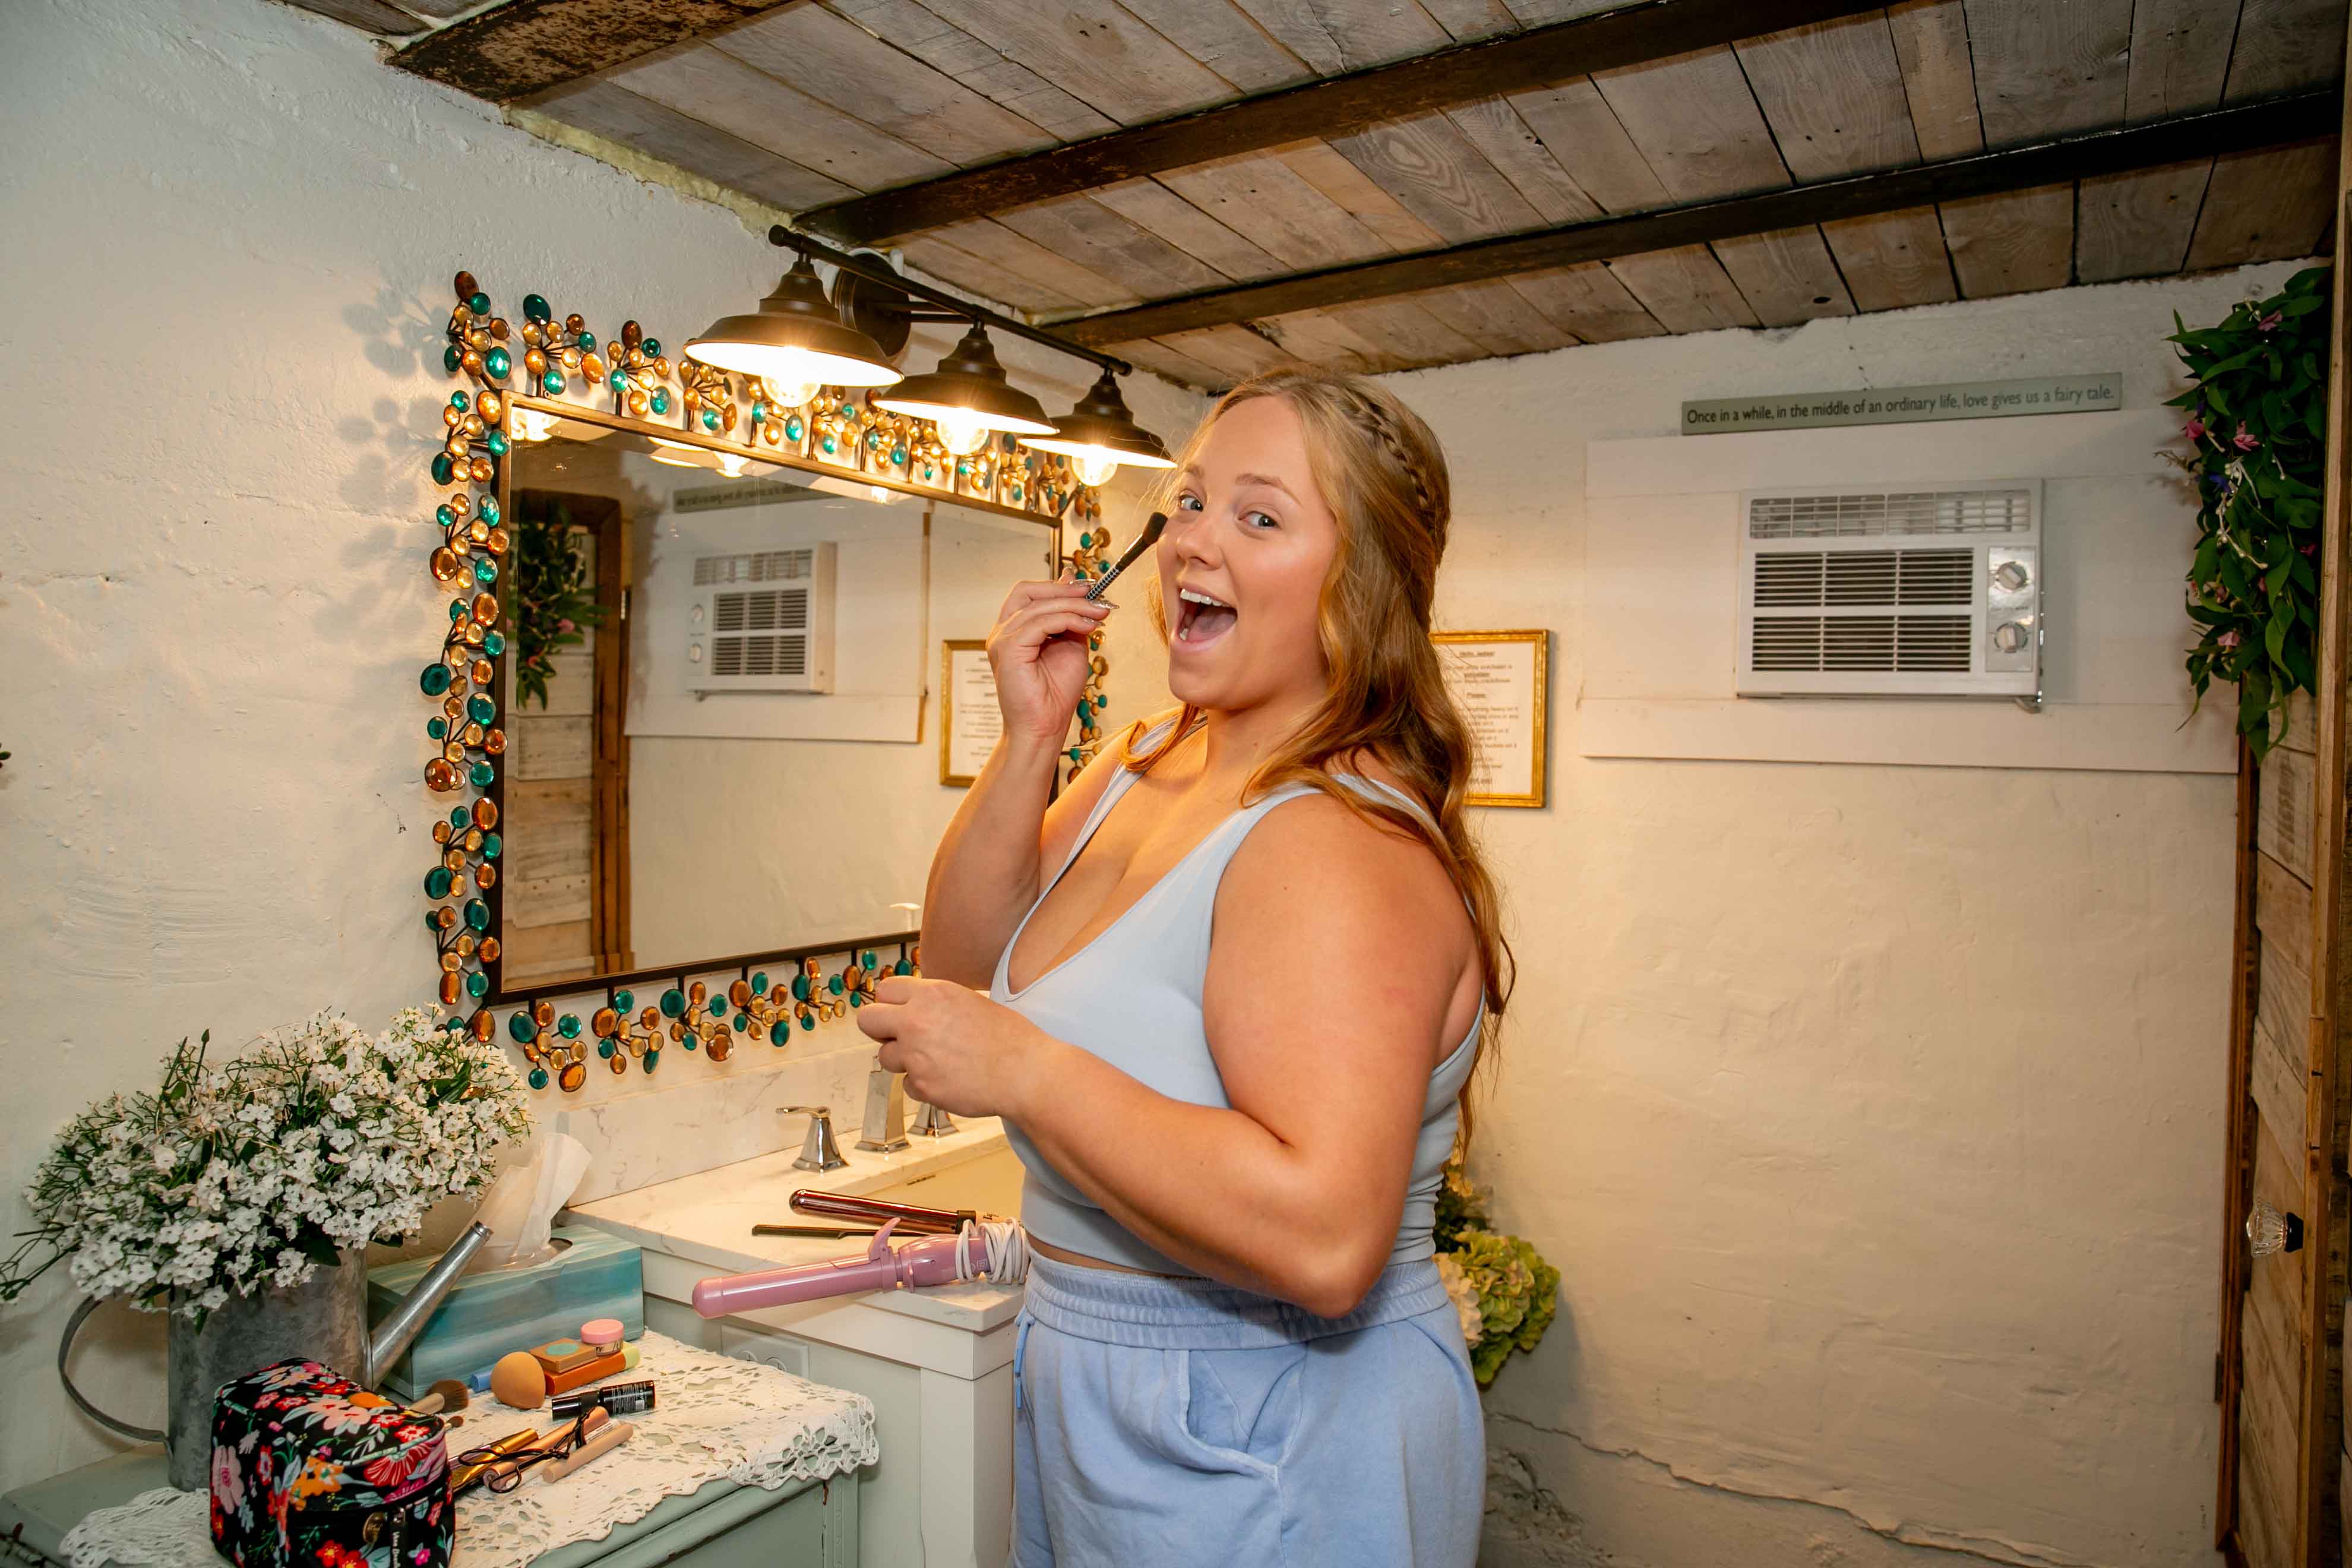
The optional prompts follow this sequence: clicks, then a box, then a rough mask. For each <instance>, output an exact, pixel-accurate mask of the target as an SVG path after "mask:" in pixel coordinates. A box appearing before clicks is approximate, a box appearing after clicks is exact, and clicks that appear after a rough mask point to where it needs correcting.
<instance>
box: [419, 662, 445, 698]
mask: <svg viewBox="0 0 2352 1568" xmlns="http://www.w3.org/2000/svg"><path fill="white" fill-rule="evenodd" d="M416 684H417V685H418V686H420V687H423V688H424V689H425V696H427V697H438V696H440V695H441V694H442V693H443V692H445V691H446V690H448V689H449V667H448V666H447V665H446V664H428V665H426V666H425V668H424V669H423V670H422V671H421V672H420V673H419V674H418V675H417V677H416Z"/></svg>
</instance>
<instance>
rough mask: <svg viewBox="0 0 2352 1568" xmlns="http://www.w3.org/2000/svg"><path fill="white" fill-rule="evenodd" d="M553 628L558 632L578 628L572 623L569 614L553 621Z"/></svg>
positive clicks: (573, 630)
mask: <svg viewBox="0 0 2352 1568" xmlns="http://www.w3.org/2000/svg"><path fill="white" fill-rule="evenodd" d="M555 629H556V630H557V631H559V632H576V631H578V630H579V629H580V628H579V627H578V626H573V625H572V617H571V616H564V617H563V618H562V620H559V621H557V622H556V623H555Z"/></svg>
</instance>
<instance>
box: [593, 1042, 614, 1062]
mask: <svg viewBox="0 0 2352 1568" xmlns="http://www.w3.org/2000/svg"><path fill="white" fill-rule="evenodd" d="M617 1048H618V1047H615V1046H614V1044H613V1042H612V1041H611V1040H599V1041H597V1042H596V1054H597V1055H598V1056H600V1057H602V1058H604V1059H605V1060H606V1061H608V1062H609V1061H611V1060H612V1059H613V1052H614V1050H615V1049H617Z"/></svg>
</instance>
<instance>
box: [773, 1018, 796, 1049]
mask: <svg viewBox="0 0 2352 1568" xmlns="http://www.w3.org/2000/svg"><path fill="white" fill-rule="evenodd" d="M792 1037H793V1021H792V1020H791V1019H790V1018H779V1019H777V1020H776V1021H775V1022H774V1023H772V1024H771V1025H769V1026H768V1044H770V1045H772V1046H781V1045H782V1044H783V1043H784V1042H785V1041H787V1040H789V1039H791V1038H792Z"/></svg>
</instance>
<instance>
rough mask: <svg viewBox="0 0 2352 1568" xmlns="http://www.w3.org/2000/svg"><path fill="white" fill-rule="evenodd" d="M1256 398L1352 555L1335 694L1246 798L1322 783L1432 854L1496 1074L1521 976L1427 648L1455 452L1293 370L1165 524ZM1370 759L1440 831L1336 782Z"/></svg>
mask: <svg viewBox="0 0 2352 1568" xmlns="http://www.w3.org/2000/svg"><path fill="white" fill-rule="evenodd" d="M1254 397H1279V398H1282V399H1284V400H1285V401H1286V402H1287V403H1288V404H1289V405H1290V406H1291V408H1292V409H1293V410H1294V411H1295V412H1296V413H1297V415H1298V417H1299V422H1300V424H1301V426H1303V428H1304V429H1305V432H1306V436H1307V452H1308V454H1309V456H1310V458H1311V459H1312V461H1313V464H1314V469H1315V478H1316V482H1317V484H1318V487H1319V489H1320V490H1321V493H1322V496H1323V500H1324V502H1325V504H1326V505H1327V506H1328V507H1329V508H1330V510H1331V515H1332V516H1333V517H1334V518H1336V519H1337V520H1338V521H1339V549H1338V550H1337V551H1336V552H1333V555H1332V561H1331V568H1330V571H1329V573H1328V574H1327V575H1326V576H1325V578H1324V583H1323V593H1322V598H1321V602H1320V604H1319V605H1318V632H1319V636H1320V640H1321V642H1322V647H1323V654H1324V658H1325V660H1326V662H1327V663H1328V667H1329V668H1330V672H1331V679H1330V686H1329V689H1328V692H1327V694H1326V695H1325V697H1324V700H1323V701H1322V703H1321V704H1320V705H1319V706H1318V708H1317V709H1316V710H1314V711H1313V712H1312V713H1311V714H1309V715H1308V717H1307V721H1305V722H1304V723H1303V724H1302V725H1301V726H1300V727H1299V729H1298V731H1297V733H1296V734H1294V735H1293V736H1292V737H1291V738H1290V739H1289V740H1288V741H1287V742H1286V743H1285V744H1284V745H1283V746H1282V747H1281V748H1280V749H1279V750H1277V751H1276V752H1275V754H1274V755H1273V756H1271V757H1269V758H1268V759H1267V760H1266V761H1265V763H1262V764H1261V765H1260V766H1259V768H1258V770H1257V772H1256V773H1255V775H1254V776H1253V777H1252V778H1251V780H1250V784H1249V788H1248V790H1247V791H1246V792H1244V793H1245V797H1246V798H1249V799H1256V798H1259V797H1260V796H1261V795H1264V793H1265V792H1266V791H1269V790H1273V789H1276V788H1279V787H1280V786H1282V785H1283V784H1290V783H1294V782H1296V783H1303V784H1312V785H1313V786H1315V787H1316V788H1318V789H1319V790H1321V791H1323V792H1324V793H1325V794H1326V795H1330V796H1332V797H1333V798H1334V799H1336V800H1338V801H1339V802H1340V803H1341V804H1342V805H1346V806H1347V807H1348V808H1349V810H1351V811H1354V812H1355V813H1356V814H1357V815H1358V816H1363V817H1368V818H1375V819H1378V820H1379V821H1381V822H1382V823H1385V824H1386V825H1388V826H1391V827H1393V828H1396V829H1398V830H1400V831H1403V832H1406V833H1410V834H1412V835H1413V836H1414V837H1419V838H1422V839H1423V840H1425V841H1426V842H1427V843H1428V844H1429V845H1430V847H1431V848H1432V849H1433V850H1434V851H1435V852H1436V854H1437V857H1438V859H1439V860H1440V861H1441V862H1442V863H1443V864H1444V867H1445V869H1446V874H1447V875H1448V876H1450V877H1451V878H1452V879H1453V880H1454V886H1455V887H1456V888H1458V889H1460V890H1461V892H1462V896H1463V898H1464V899H1465V900H1467V901H1468V904H1469V908H1470V915H1471V921H1472V924H1473V926H1474V927H1475V931H1476V937H1477V947H1478V955H1479V964H1480V969H1481V971H1482V975H1483V978H1484V980H1485V983H1486V1012H1485V1014H1484V1016H1483V1018H1482V1021H1481V1023H1480V1040H1479V1046H1478V1051H1477V1055H1478V1058H1479V1060H1480V1062H1482V1063H1486V1062H1489V1061H1490V1059H1491V1058H1492V1055H1493V1047H1494V1046H1495V1042H1496V1035H1497V1032H1498V1028H1499V1026H1500V1024H1501V1021H1502V1016H1503V1011H1504V1008H1505V1007H1506V1006H1507V1004H1508V1002H1509V999H1510V993H1511V987H1512V979H1513V973H1512V972H1513V964H1512V961H1511V951H1510V944H1509V943H1508V942H1506V941H1505V940H1504V937H1503V934H1502V916H1501V900H1500V898H1499V895H1498V894H1497V892H1496V887H1495V881H1494V878H1493V877H1492V875H1491V874H1490V873H1489V872H1488V871H1487V869H1486V861H1485V859H1484V858H1483V857H1482V856H1481V854H1480V853H1479V849H1478V846H1477V844H1476V842H1475V840H1474V839H1473V838H1472V837H1471V835H1470V832H1469V824H1468V821H1467V819H1466V817H1465V813H1464V805H1463V797H1464V796H1465V795H1466V794H1467V792H1468V789H1469V784H1470V730H1469V726H1468V725H1467V724H1466V723H1465V721H1463V718H1462V715H1461V712H1460V711H1459V710H1457V709H1456V708H1455V707H1454V699H1453V696H1452V694H1451V693H1449V692H1448V691H1447V690H1446V689H1445V682H1444V678H1443V676H1442V674H1441V667H1440V665H1439V663H1438V654H1437V648H1436V645H1435V644H1434V643H1433V642H1432V641H1431V640H1430V635H1429V634H1430V625H1431V614H1432V609H1433V605H1434V603H1435V599H1436V592H1437V567H1438V563H1439V562H1440V561H1441V560H1442V559H1443V558H1444V553H1445V541H1446V534H1447V532H1448V530H1449V528H1450V525H1451V523H1452V521H1453V515H1454V489H1453V481H1452V479H1451V478H1450V476H1449V475H1448V473H1447V471H1446V466H1445V454H1444V450H1443V449H1442V448H1441V447H1439V446H1438V444H1437V437H1435V436H1434V435H1433V434H1432V433H1431V432H1430V428H1429V426H1427V425H1425V424H1424V423H1423V421H1422V418H1421V416H1419V415H1417V414H1415V413H1414V412H1413V411H1412V409H1410V408H1408V407H1406V406H1405V405H1404V404H1403V403H1402V402H1400V401H1399V400H1398V399H1397V398H1396V397H1395V396H1394V395H1391V393H1389V392H1388V391H1387V389H1385V388H1383V387H1381V386H1378V385H1375V384H1372V383H1370V382H1368V381H1363V380H1360V379H1359V378H1357V377H1355V376H1352V375H1349V374H1345V373H1343V372H1339V371H1333V370H1327V369H1325V368H1323V367H1321V366H1318V365H1310V364H1288V365H1279V366H1276V367H1275V368H1274V369H1271V370H1267V371H1265V372H1262V373H1260V374H1257V375H1255V376H1252V377H1251V378H1250V379H1249V380H1247V381H1244V382H1243V383H1242V384H1240V385H1238V386H1236V387H1234V389H1233V390H1232V391H1231V392H1228V393H1226V394H1225V395H1224V396H1223V397H1221V398H1219V399H1218V400H1217V404H1216V406H1215V407H1213V408H1212V409H1211V410H1210V411H1209V414H1208V416H1207V417H1206V418H1204V419H1202V421H1201V424H1200V426H1199V427H1198V428H1197V429H1195V430H1194V431H1193V433H1192V438H1191V440H1190V441H1188V442H1187V443H1186V444H1185V447H1184V451H1183V454H1182V455H1181V457H1180V458H1179V459H1178V464H1177V467H1176V468H1174V469H1173V470H1171V473H1170V476H1169V479H1168V480H1167V482H1166V485H1165V486H1164V487H1163V491H1164V492H1165V493H1163V494H1161V495H1160V496H1159V497H1158V498H1156V499H1155V500H1154V501H1153V503H1152V504H1153V506H1154V507H1155V508H1156V509H1157V510H1167V505H1168V501H1169V497H1170V495H1171V494H1172V491H1173V488H1174V485H1175V484H1176V483H1177V482H1178V479H1179V478H1180V477H1181V474H1182V473H1183V471H1184V468H1185V467H1186V466H1187V465H1189V464H1190V463H1191V462H1192V460H1193V459H1194V458H1196V457H1197V456H1198V454H1199V451H1200V448H1201V445H1202V442H1203V441H1204V440H1205V439H1206V438H1207V437H1208V433H1209V431H1210V429H1211V428H1212V427H1213V426H1214V425H1215V424H1216V422H1217V420H1218V418H1219V417H1220V416H1223V414H1224V413H1225V412H1226V411H1227V410H1228V409H1231V408H1232V407H1234V405H1236V404H1240V403H1244V402H1246V401H1248V400H1249V399H1251V398H1254ZM1150 603H1151V611H1152V617H1153V620H1154V622H1155V624H1157V625H1159V626H1160V636H1161V637H1162V639H1163V640H1165V638H1166V637H1167V635H1168V627H1167V626H1166V624H1165V619H1164V612H1163V610H1162V606H1161V605H1160V595H1158V594H1154V595H1150ZM1198 717H1199V710H1197V709H1195V708H1193V707H1192V706H1191V705H1190V704H1187V705H1186V706H1185V709H1184V710H1183V712H1182V713H1181V715H1180V716H1179V717H1178V720H1177V721H1176V723H1174V724H1173V725H1171V726H1170V727H1169V729H1168V731H1167V734H1166V737H1165V738H1164V739H1163V740H1162V741H1161V742H1160V744H1159V745H1157V746H1155V747H1153V748H1152V749H1151V750H1150V752H1135V753H1131V754H1130V755H1129V758H1128V762H1127V765H1128V766H1129V768H1131V769H1133V770H1135V771H1136V772H1139V773H1142V772H1149V771H1150V768H1151V767H1152V765H1153V764H1154V763H1157V762H1158V761H1159V760H1160V758H1161V757H1163V756H1165V755H1166V754H1167V752H1168V750H1169V748H1170V747H1171V745H1172V744H1173V743H1174V742H1175V741H1176V739H1177V738H1178V737H1181V736H1182V735H1183V734H1185V733H1186V732H1187V731H1190V730H1191V728H1192V722H1193V721H1194V720H1195V719H1196V718H1198ZM1131 739H1132V737H1130V740H1131ZM1358 752H1369V753H1370V754H1371V755H1372V756H1375V757H1377V758H1379V759H1380V760H1381V762H1382V763H1385V764H1386V765H1387V766H1388V767H1389V768H1390V769H1391V771H1392V772H1393V773H1395V774H1396V775H1397V777H1398V779H1399V780H1400V781H1401V782H1402V784H1403V786H1404V788H1405V791H1406V793H1407V794H1409V795H1412V796H1413V797H1414V798H1415V799H1417V800H1418V801H1419V802H1420V803H1421V804H1422V805H1423V807H1425V808H1426V809H1427V810H1428V812H1429V814H1430V816H1432V817H1433V818H1434V819H1435V821H1436V824H1437V829H1436V831H1435V832H1434V833H1432V832H1431V830H1430V829H1429V827H1428V826H1425V825H1424V824H1423V822H1422V821H1421V819H1420V818H1419V817H1417V816H1413V814H1412V813H1411V812H1408V811H1405V810H1404V809H1402V807H1399V806H1396V805H1391V804H1388V803H1386V802H1384V801H1381V800H1377V799H1372V798H1369V797H1367V796H1365V795H1362V794H1360V793H1359V792H1358V791H1356V790H1353V789H1350V788H1349V787H1348V786H1346V785H1345V784H1340V783H1339V781H1338V780H1336V779H1334V778H1333V777H1332V776H1331V772H1330V769H1331V766H1332V764H1333V763H1335V762H1336V761H1338V760H1339V759H1344V758H1347V757H1349V756H1352V755H1355V754H1356V753H1358ZM1490 1070H1491V1068H1490ZM1461 1114H1462V1131H1461V1137H1462V1142H1463V1143H1464V1145H1465V1147H1466V1146H1467V1144H1468V1142H1469V1139H1470V1133H1471V1129H1472V1110H1471V1098H1470V1084H1469V1082H1467V1081H1465V1083H1464V1085H1463V1091H1462V1096H1461Z"/></svg>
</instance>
